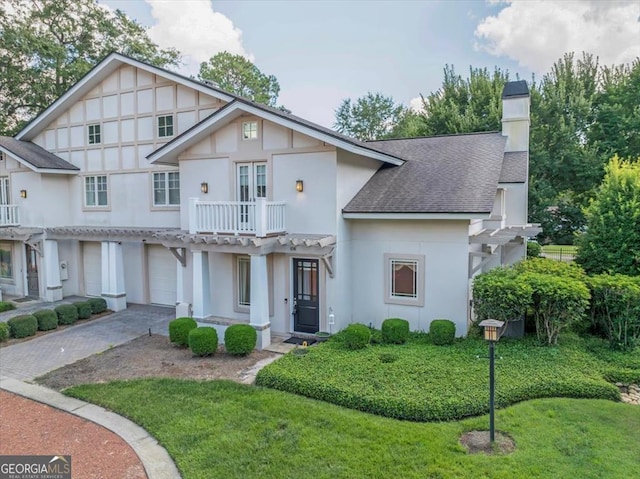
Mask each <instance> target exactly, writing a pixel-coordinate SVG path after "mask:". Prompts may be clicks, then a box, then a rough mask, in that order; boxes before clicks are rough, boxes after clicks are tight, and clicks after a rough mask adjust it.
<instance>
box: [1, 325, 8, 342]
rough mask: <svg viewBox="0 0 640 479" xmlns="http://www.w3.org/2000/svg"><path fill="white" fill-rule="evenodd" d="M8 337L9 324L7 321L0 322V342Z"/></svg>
mask: <svg viewBox="0 0 640 479" xmlns="http://www.w3.org/2000/svg"><path fill="white" fill-rule="evenodd" d="M7 339H9V325H8V324H7V323H0V343H1V342H2V341H6V340H7Z"/></svg>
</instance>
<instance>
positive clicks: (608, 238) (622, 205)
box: [576, 157, 640, 276]
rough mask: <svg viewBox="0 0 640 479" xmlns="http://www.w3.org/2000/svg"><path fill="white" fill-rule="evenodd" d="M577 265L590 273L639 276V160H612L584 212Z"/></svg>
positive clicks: (614, 158) (639, 158)
mask: <svg viewBox="0 0 640 479" xmlns="http://www.w3.org/2000/svg"><path fill="white" fill-rule="evenodd" d="M586 216H587V231H586V232H585V233H584V234H583V235H582V236H581V237H580V238H579V239H578V256H577V258H576V261H577V262H578V263H579V264H581V265H582V266H583V267H584V269H585V270H586V271H587V272H589V273H594V274H597V273H612V274H613V273H620V274H625V275H629V276H640V157H638V159H637V160H636V161H628V160H620V159H618V157H613V158H612V159H611V161H610V162H609V164H608V165H607V167H606V174H605V177H604V180H603V182H602V184H601V185H600V187H599V188H598V190H597V192H596V194H595V198H594V200H593V201H592V202H591V204H590V205H589V207H588V208H587V209H586Z"/></svg>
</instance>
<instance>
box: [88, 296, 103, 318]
mask: <svg viewBox="0 0 640 479" xmlns="http://www.w3.org/2000/svg"><path fill="white" fill-rule="evenodd" d="M87 302H88V303H89V304H90V305H91V313H92V314H100V313H104V312H105V311H106V310H107V301H106V300H105V299H104V298H89V300H88V301H87Z"/></svg>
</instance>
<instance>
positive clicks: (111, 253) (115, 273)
mask: <svg viewBox="0 0 640 479" xmlns="http://www.w3.org/2000/svg"><path fill="white" fill-rule="evenodd" d="M102 297H103V298H104V299H105V301H106V302H107V307H108V308H109V309H111V310H112V311H122V310H123V309H127V292H126V289H125V286H124V258H123V255H122V245H121V244H120V243H116V242H114V241H103V242H102Z"/></svg>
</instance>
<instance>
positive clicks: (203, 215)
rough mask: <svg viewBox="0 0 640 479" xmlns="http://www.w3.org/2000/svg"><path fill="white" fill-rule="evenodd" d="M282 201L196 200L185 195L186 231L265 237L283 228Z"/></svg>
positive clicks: (283, 206)
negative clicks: (186, 203) (186, 210)
mask: <svg viewBox="0 0 640 479" xmlns="http://www.w3.org/2000/svg"><path fill="white" fill-rule="evenodd" d="M284 210H285V203H284V202H282V201H281V202H267V201H266V200H265V199H264V198H257V199H256V201H251V202H245V201H200V200H199V199H198V198H189V233H192V234H193V233H213V234H220V233H222V234H234V235H238V234H246V235H255V236H257V237H260V238H262V237H265V236H267V235H269V234H272V233H283V232H284V231H285V214H284Z"/></svg>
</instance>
